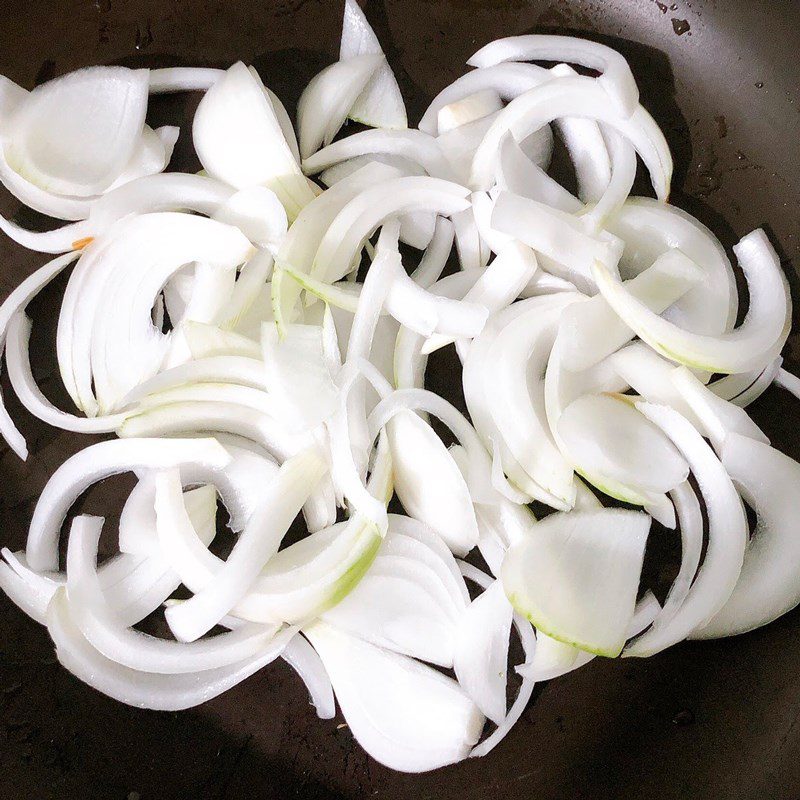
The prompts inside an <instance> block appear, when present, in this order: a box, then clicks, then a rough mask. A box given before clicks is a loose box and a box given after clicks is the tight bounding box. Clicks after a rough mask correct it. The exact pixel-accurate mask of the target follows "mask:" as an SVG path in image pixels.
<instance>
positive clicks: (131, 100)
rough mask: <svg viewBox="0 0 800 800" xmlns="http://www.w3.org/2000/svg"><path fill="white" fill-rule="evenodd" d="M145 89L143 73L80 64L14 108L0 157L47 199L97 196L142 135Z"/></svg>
mask: <svg viewBox="0 0 800 800" xmlns="http://www.w3.org/2000/svg"><path fill="white" fill-rule="evenodd" d="M147 89H148V70H146V69H144V70H131V69H128V68H126V67H86V68H84V69H79V70H76V71H75V72H70V73H68V74H66V75H62V76H60V77H58V78H55V79H54V80H51V81H48V82H47V83H43V84H40V85H39V86H37V87H36V88H35V89H34V90H33V91H32V92H30V93H29V94H28V95H27V96H26V97H25V99H24V100H23V101H22V102H21V103H20V104H19V106H18V107H17V109H16V110H15V113H14V117H13V120H12V121H11V124H10V125H9V128H8V130H7V131H6V132H5V136H6V139H5V143H4V150H5V158H6V159H7V160H8V163H9V164H10V165H11V166H12V168H13V169H14V170H15V171H16V172H17V173H19V174H20V175H21V176H22V177H24V178H25V179H26V180H29V181H30V182H31V183H33V184H35V185H37V186H40V187H41V188H42V189H44V190H46V191H48V192H52V193H53V194H61V195H73V196H79V197H86V196H90V195H97V194H101V193H102V192H103V191H104V190H105V189H107V188H108V187H109V186H110V185H111V184H112V183H113V182H114V180H115V179H116V178H117V177H118V176H119V175H120V173H121V172H122V171H123V170H124V168H125V167H126V165H127V164H128V162H129V161H130V159H131V156H132V155H133V153H134V150H135V148H136V145H137V143H138V141H139V139H140V137H141V135H142V128H143V126H144V117H145V113H146V111H147ZM87 117H88V118H90V119H91V125H88V126H87V124H86V119H87Z"/></svg>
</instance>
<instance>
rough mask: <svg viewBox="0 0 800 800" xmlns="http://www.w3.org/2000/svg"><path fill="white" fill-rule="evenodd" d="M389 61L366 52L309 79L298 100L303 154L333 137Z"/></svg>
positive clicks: (328, 142)
mask: <svg viewBox="0 0 800 800" xmlns="http://www.w3.org/2000/svg"><path fill="white" fill-rule="evenodd" d="M385 63H386V59H385V58H383V56H382V55H375V54H369V53H364V54H362V55H357V56H352V57H351V58H346V59H342V60H341V61H337V62H335V63H334V64H331V65H330V66H329V67H326V68H325V69H323V70H322V72H320V73H318V74H317V75H315V76H314V77H313V78H312V79H311V80H310V81H309V82H308V84H307V85H306V88H305V89H304V90H303V94H302V95H300V100H299V101H298V103H297V127H298V129H299V131H300V155H301V156H302V157H303V158H308V157H309V156H310V155H311V154H312V153H314V152H316V151H317V150H319V148H320V147H321V146H322V145H323V144H324V145H325V146H327V145H329V144H330V143H331V142H332V141H333V139H334V137H335V136H336V134H337V133H338V132H339V129H340V128H341V127H342V125H344V122H345V120H346V119H347V115H348V114H349V112H350V110H351V108H352V107H353V104H354V103H355V101H356V99H357V98H358V96H359V95H360V94H361V92H362V91H363V89H364V87H365V86H366V85H367V83H368V82H369V80H370V78H371V77H372V76H373V74H374V73H375V71H376V70H377V69H378V68H379V67H381V66H382V65H383V64H385Z"/></svg>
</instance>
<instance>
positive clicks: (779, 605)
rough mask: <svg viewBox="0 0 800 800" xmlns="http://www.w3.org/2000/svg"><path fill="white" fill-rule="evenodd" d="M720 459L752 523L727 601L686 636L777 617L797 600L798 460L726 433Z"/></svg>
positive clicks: (728, 632) (732, 630)
mask: <svg viewBox="0 0 800 800" xmlns="http://www.w3.org/2000/svg"><path fill="white" fill-rule="evenodd" d="M722 464H723V466H724V467H725V469H726V470H727V471H728V474H729V475H730V476H731V479H732V480H733V481H734V483H735V484H736V487H737V488H738V489H739V491H740V492H741V494H742V496H743V497H744V499H745V500H746V501H747V503H748V504H749V505H750V506H751V507H752V508H753V509H754V510H755V512H756V517H757V521H756V527H755V530H754V531H753V535H752V536H751V537H750V541H749V542H748V543H747V549H746V550H745V554H744V564H743V565H742V572H741V575H740V576H739V580H738V582H737V583H736V586H735V588H734V590H733V593H732V594H731V596H730V598H729V599H728V601H727V602H726V603H725V605H724V606H723V607H722V609H721V610H720V611H718V612H717V614H716V615H715V616H714V617H712V618H711V620H710V621H709V622H707V623H706V624H705V625H703V626H701V627H700V628H699V629H697V630H695V631H693V632H692V634H691V637H690V638H692V639H711V638H715V637H719V636H732V635H734V634H737V633H744V632H745V631H750V630H753V629H754V628H758V627H760V626H762V625H766V624H767V623H768V622H772V620H774V619H777V618H778V617H779V616H781V615H782V614H785V613H786V612H787V611H789V610H790V609H792V608H794V607H795V606H796V605H797V604H798V602H800V583H798V578H797V574H798V563H799V562H800V550H799V549H798V540H797V536H796V535H795V531H796V528H795V524H796V522H795V521H796V519H797V498H798V488H800V465H798V463H797V462H796V461H794V460H793V459H791V458H789V457H788V456H785V455H783V453H780V452H779V451H777V450H775V449H774V448H772V447H770V446H769V445H768V444H765V443H764V442H759V441H755V440H753V439H751V438H748V437H745V436H741V435H740V434H737V433H730V434H729V435H728V437H727V438H726V439H725V442H724V444H723V446H722Z"/></svg>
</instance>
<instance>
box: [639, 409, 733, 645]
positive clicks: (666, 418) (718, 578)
mask: <svg viewBox="0 0 800 800" xmlns="http://www.w3.org/2000/svg"><path fill="white" fill-rule="evenodd" d="M638 407H639V408H640V410H641V411H642V413H643V414H644V415H645V416H646V417H647V418H648V419H649V420H651V421H652V422H654V423H655V424H656V425H658V426H659V427H660V428H661V429H662V430H663V431H664V433H666V434H667V435H668V436H669V437H670V438H671V439H672V441H673V443H674V444H675V446H676V447H677V448H678V449H679V450H680V451H681V452H682V453H683V455H684V456H685V458H686V460H687V461H688V462H689V466H690V468H691V470H692V472H693V473H694V476H695V478H696V480H697V482H698V484H699V486H700V491H701V493H702V496H703V500H704V502H705V506H706V513H707V515H708V526H709V529H708V547H707V549H706V555H705V558H704V559H703V563H702V565H701V567H700V570H699V571H698V573H697V576H696V577H695V579H694V583H693V584H692V588H691V589H690V590H689V593H688V594H687V595H686V598H685V600H684V601H683V603H682V605H681V607H680V608H679V609H678V610H677V611H676V612H675V614H674V615H673V616H672V619H670V620H669V621H668V622H666V623H665V624H664V625H663V626H659V627H655V626H654V627H653V628H651V629H650V630H649V631H647V632H646V633H644V634H642V636H640V637H639V638H638V639H636V640H635V641H634V642H632V643H631V644H630V645H629V646H628V647H627V648H626V650H625V655H631V656H645V655H652V654H653V653H658V652H659V651H661V650H664V649H665V648H667V647H669V646H670V645H673V644H676V643H677V642H679V641H681V640H682V639H685V638H686V637H687V636H689V635H690V634H691V633H692V631H694V630H695V629H696V628H698V627H701V626H703V625H705V624H706V622H708V620H709V619H711V618H712V617H713V616H714V615H715V614H716V613H717V612H718V611H719V610H720V609H721V608H722V607H723V606H724V605H725V603H726V602H727V600H728V598H729V597H730V596H731V593H732V592H733V589H734V587H735V585H736V581H737V580H738V578H739V574H740V572H741V570H742V561H743V559H744V552H745V547H746V545H747V533H748V531H747V519H746V518H745V514H744V508H743V507H742V501H741V499H740V498H739V495H738V493H737V492H736V489H735V488H734V486H733V483H731V479H730V477H728V473H727V472H726V470H725V468H724V467H723V465H722V464H721V463H720V462H719V460H718V459H717V458H716V456H715V455H714V453H713V451H712V450H711V448H710V447H709V446H708V445H707V444H706V443H705V442H704V441H703V439H702V437H701V436H700V434H699V433H697V431H696V430H695V429H694V427H693V426H692V425H691V423H689V422H687V421H686V419H684V418H683V417H681V415H680V414H678V412H677V411H673V410H672V409H671V408H668V407H666V406H658V405H652V404H649V403H639V404H638Z"/></svg>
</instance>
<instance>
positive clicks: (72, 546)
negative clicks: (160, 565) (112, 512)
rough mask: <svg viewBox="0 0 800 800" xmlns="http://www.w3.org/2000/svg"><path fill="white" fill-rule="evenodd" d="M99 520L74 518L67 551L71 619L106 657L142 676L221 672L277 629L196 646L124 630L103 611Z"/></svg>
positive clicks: (256, 629)
mask: <svg viewBox="0 0 800 800" xmlns="http://www.w3.org/2000/svg"><path fill="white" fill-rule="evenodd" d="M102 526H103V520H102V518H101V517H86V516H80V517H76V518H75V520H74V521H73V523H72V527H71V529H70V535H69V548H68V551H67V598H68V602H69V604H70V615H71V616H72V619H73V620H74V622H75V623H76V624H77V625H78V627H79V628H80V629H81V633H82V634H83V635H84V636H85V637H86V639H87V641H88V642H89V643H90V644H91V645H92V646H93V647H96V648H97V649H98V650H99V651H100V652H101V653H102V654H103V655H104V656H106V658H109V659H111V660H112V661H114V662H116V663H118V664H122V665H123V666H126V667H130V668H131V669H136V670H140V671H142V672H156V673H161V674H183V673H187V672H199V671H205V670H209V669H215V668H218V667H225V666H229V665H231V664H234V663H236V662H238V661H243V660H244V659H246V658H250V657H251V656H254V655H256V654H257V653H258V652H260V651H262V650H263V649H264V647H265V646H266V645H267V643H268V642H269V641H270V640H271V639H272V638H273V637H274V636H275V634H276V633H277V632H278V628H277V626H269V627H264V626H260V625H249V626H247V627H244V628H241V629H239V630H238V631H232V632H231V633H228V634H222V635H221V636H215V637H213V638H211V639H206V640H203V641H201V642H192V643H191V644H185V643H183V642H174V641H168V640H163V639H157V638H155V637H153V636H149V635H147V634H144V633H140V632H139V631H136V630H133V629H131V628H127V627H126V626H125V625H124V624H123V623H122V622H121V620H120V619H119V618H118V617H117V616H116V615H115V614H113V613H112V612H110V611H109V610H108V609H107V608H106V605H105V603H106V601H105V598H104V596H103V590H102V588H101V586H100V580H99V576H98V574H97V570H96V566H95V562H96V559H97V544H98V541H99V538H100V531H101V530H102Z"/></svg>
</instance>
